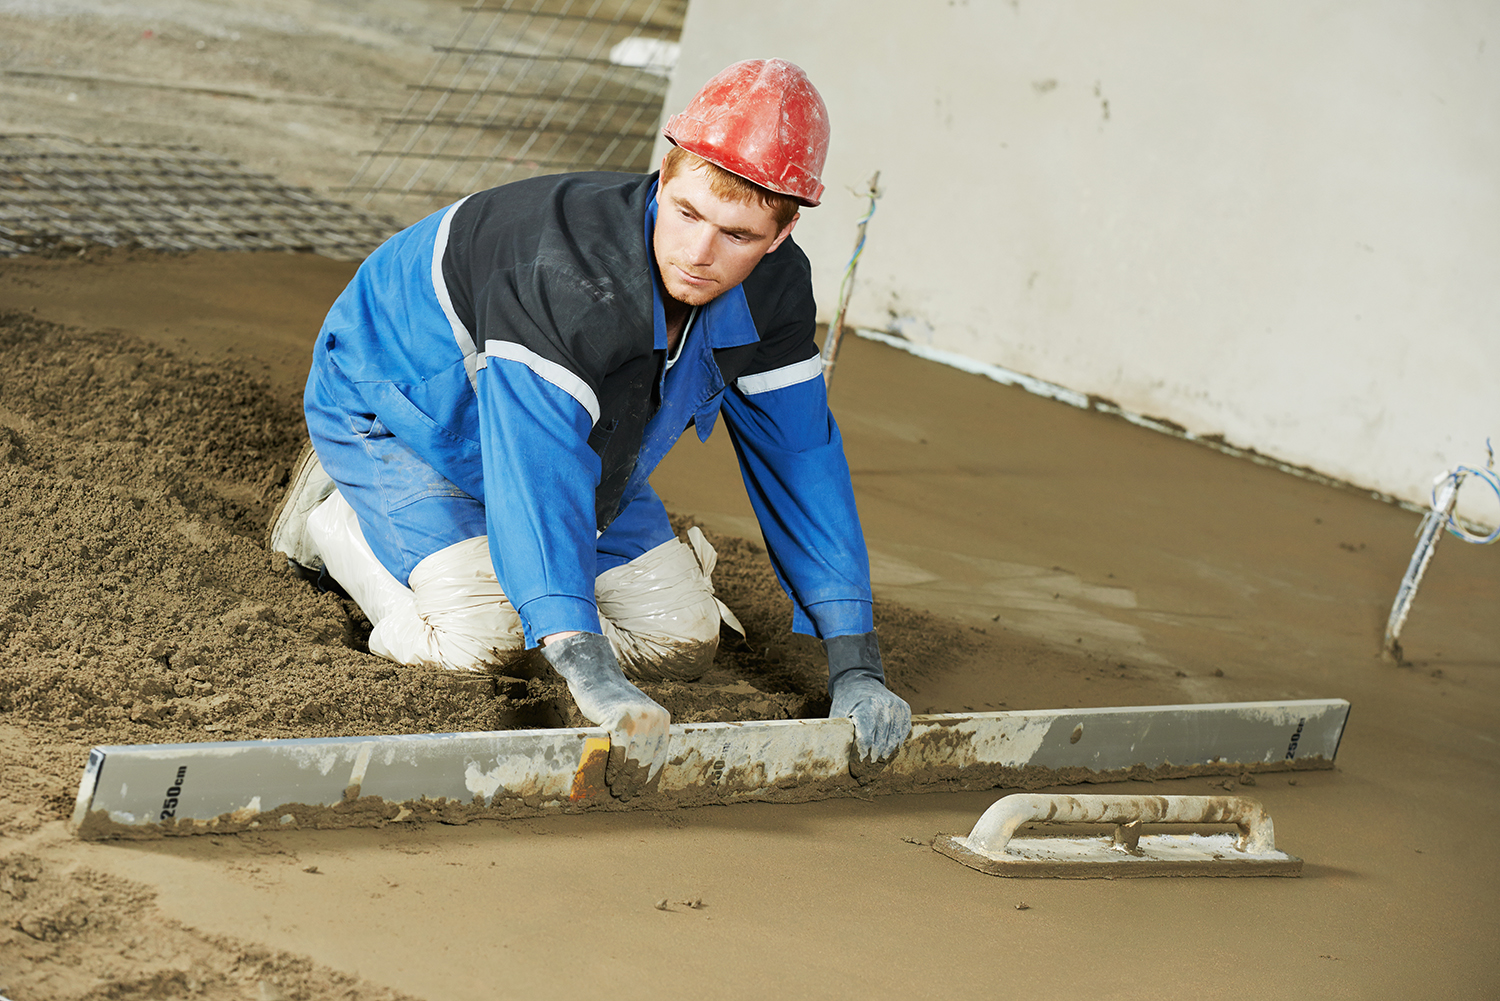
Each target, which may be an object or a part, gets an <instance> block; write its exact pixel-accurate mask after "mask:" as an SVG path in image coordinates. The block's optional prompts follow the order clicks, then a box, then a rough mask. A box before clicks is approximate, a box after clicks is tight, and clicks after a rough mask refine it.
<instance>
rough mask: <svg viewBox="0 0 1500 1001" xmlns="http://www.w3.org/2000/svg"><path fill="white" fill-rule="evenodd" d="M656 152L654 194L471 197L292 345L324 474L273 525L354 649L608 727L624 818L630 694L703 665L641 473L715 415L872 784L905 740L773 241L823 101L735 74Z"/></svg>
mask: <svg viewBox="0 0 1500 1001" xmlns="http://www.w3.org/2000/svg"><path fill="white" fill-rule="evenodd" d="M664 131H665V135H666V136H667V138H668V139H670V140H671V141H672V143H673V146H672V149H671V150H670V151H669V152H668V154H667V156H666V157H665V158H664V159H663V161H662V167H661V170H660V173H659V174H649V175H626V174H606V173H585V174H561V175H555V176H550V177H536V178H531V179H528V180H524V181H518V182H516V183H513V184H508V185H505V186H502V187H499V188H493V189H490V190H488V191H482V192H479V193H477V194H474V195H470V196H469V197H467V198H465V199H463V200H462V201H460V202H458V203H457V204H455V205H452V206H450V207H448V208H446V209H443V210H441V211H439V212H437V213H435V214H433V215H432V216H429V217H428V218H427V219H424V220H423V221H422V222H419V223H417V224H416V225H415V226H412V227H410V228H409V229H406V230H404V231H403V232H401V233H398V234H397V235H396V236H394V237H392V238H391V239H390V240H389V241H387V242H386V243H385V244H384V245H383V246H382V247H380V248H379V249H378V250H377V251H376V252H375V253H374V254H372V255H371V256H370V257H369V258H368V259H367V260H366V261H365V262H364V264H363V265H361V266H360V269H359V271H358V272H357V274H356V275H355V277H354V280H353V281H352V282H351V283H350V285H349V287H348V288H347V289H346V290H345V291H344V293H343V294H342V295H341V296H340V297H339V299H338V301H337V302H336V303H335V304H334V306H333V309H332V310H331V311H330V313H329V315H328V318H327V320H326V321H325V323H324V325H323V329H322V331H321V332H320V333H319V337H318V341H317V344H316V347H315V349H314V359H313V367H312V374H311V375H310V376H309V379H308V385H307V392H306V394H305V398H304V403H305V411H306V415H307V424H308V430H309V432H310V435H311V438H312V444H313V448H314V449H315V450H316V454H315V455H311V454H310V455H308V456H307V457H306V460H305V461H304V462H303V463H301V464H300V465H299V467H298V470H297V472H296V473H295V474H294V477H293V481H292V484H291V486H290V487H289V489H288V494H287V498H286V500H285V501H284V502H283V507H282V509H281V510H280V511H279V512H278V514H277V516H276V518H275V519H274V520H273V524H272V540H271V541H272V546H273V548H275V549H277V550H278V551H281V552H284V553H286V554H287V555H288V556H289V557H290V558H291V559H292V560H294V561H295V562H298V563H302V564H303V565H307V566H314V565H317V564H318V563H321V564H322V565H323V567H324V568H325V569H326V570H327V572H328V574H329V575H330V576H331V577H333V579H334V580H336V581H338V582H339V583H340V584H341V585H342V586H343V588H344V589H345V590H346V591H347V592H348V593H349V594H350V595H351V597H353V598H354V599H355V600H356V601H357V602H358V603H359V605H360V607H361V608H362V609H363V610H364V611H365V613H366V614H367V615H368V616H369V617H370V619H371V622H372V623H374V626H375V628H374V632H373V633H372V634H371V637H370V649H371V651H372V652H374V653H377V654H379V655H381V656H385V657H389V658H390V659H392V660H395V661H398V662H400V663H404V664H429V665H435V666H442V667H448V668H454V669H466V670H476V669H486V668H495V667H499V668H503V667H504V665H505V664H506V663H508V662H509V661H510V660H511V659H513V658H515V657H518V656H520V655H522V654H523V653H524V651H525V650H526V649H527V648H529V647H536V646H540V647H541V653H542V656H543V658H544V659H545V660H546V661H547V662H548V663H549V664H550V665H551V666H552V667H553V668H554V669H555V670H556V671H557V672H558V673H559V674H560V675H561V676H562V677H563V678H564V680H566V682H567V684H568V688H569V691H570V692H571V693H572V695H573V698H574V699H575V701H576V702H577V704H578V708H579V710H580V711H581V712H582V713H583V715H584V716H585V717H587V718H588V719H590V720H591V721H593V722H594V723H596V724H598V725H600V726H603V727H606V728H607V729H609V731H610V736H611V742H612V748H611V755H610V767H609V770H608V781H609V783H610V787H611V789H612V791H613V792H614V793H615V794H616V795H620V796H630V795H633V794H635V793H637V792H639V791H640V790H641V789H642V788H643V787H645V786H646V785H648V784H649V783H650V782H651V781H652V780H654V779H655V777H656V775H657V774H658V772H659V771H660V768H661V766H662V764H663V762H664V761H665V759H666V753H667V746H666V745H667V734H668V724H669V719H668V716H667V712H666V710H665V709H663V708H662V707H661V706H659V705H657V704H656V703H655V702H653V701H652V700H651V699H649V698H648V697H647V696H646V695H645V694H644V693H642V692H641V691H640V690H639V689H638V688H636V687H635V685H633V684H632V683H631V682H630V681H629V680H627V675H628V676H629V677H630V678H634V679H636V680H659V679H665V678H671V679H678V680H691V679H694V678H697V677H699V676H701V675H702V674H703V672H704V671H706V670H707V669H708V666H709V665H710V664H711V663H712V660H713V655H714V652H715V650H716V649H717V644H718V634H719V624H720V621H721V618H722V616H723V615H724V614H725V610H724V609H723V606H722V605H721V604H720V603H719V602H718V601H717V600H716V599H715V598H714V597H713V589H712V585H711V583H710V574H711V572H712V570H713V553H712V549H711V548H710V547H709V546H708V544H707V542H706V541H705V540H703V539H702V536H701V533H700V534H697V535H690V538H689V541H688V542H687V543H684V542H682V541H680V540H678V539H676V538H675V537H674V535H673V533H672V530H671V526H670V524H669V523H668V519H667V515H666V511H665V509H664V508H663V507H662V504H661V501H660V499H659V498H658V497H657V496H656V494H655V492H654V491H653V490H652V489H651V486H650V484H649V483H648V481H647V477H648V476H649V475H650V473H651V472H652V470H654V469H655V468H656V466H657V464H658V463H659V462H660V461H661V459H662V458H663V456H665V455H666V453H667V451H668V449H669V448H671V446H672V444H673V443H674V442H675V441H676V440H677V439H678V438H679V437H680V436H681V435H682V434H683V433H684V432H685V431H686V430H687V429H688V427H690V426H691V427H695V428H696V429H697V433H698V435H699V437H700V438H701V439H707V437H708V435H709V434H710V432H711V431H712V430H713V426H714V424H715V422H716V421H717V420H718V419H719V418H720V417H722V418H723V420H724V424H725V427H726V428H727V430H728V432H729V434H730V436H731V439H732V440H733V442H734V445H735V450H736V452H737V454H738V456H739V459H740V468H741V472H742V473H743V476H744V481H745V486H746V489H747V491H748V493H749V496H750V500H751V503H752V506H753V507H754V509H755V512H756V515H757V517H758V519H759V521H760V525H761V530H762V533H763V534H764V537H765V541H766V544H767V548H768V550H769V551H770V554H771V559H772V562H773V564H774V566H775V568H776V571H777V574H778V576H779V577H780V579H781V581H782V584H783V586H785V587H786V588H787V592H788V594H789V595H790V596H791V598H792V605H793V628H794V629H795V630H796V631H798V632H803V633H810V634H812V635H816V636H819V637H821V638H822V639H823V641H824V644H825V647H826V649H827V652H828V667H829V694H830V696H831V697H832V700H833V709H832V715H834V716H848V717H850V718H852V719H853V721H854V726H855V735H856V752H857V753H858V754H859V755H860V756H861V757H863V758H865V759H885V758H888V757H890V756H891V755H892V754H894V753H895V751H896V749H897V748H898V747H899V746H900V744H901V742H902V741H903V740H904V739H905V738H906V736H907V734H908V733H909V732H910V728H911V711H910V709H909V708H908V706H907V705H906V703H905V702H903V701H902V700H901V699H900V698H898V697H897V696H895V695H894V694H892V693H891V692H890V691H889V690H888V689H887V688H886V686H885V683H884V673H883V670H882V668H881V662H880V653H879V645H878V643H877V642H876V639H875V633H874V621H873V617H872V612H871V608H872V605H871V594H870V580H869V560H868V556H867V554H866V551H865V545H864V539H863V535H862V533H861V531H860V526H859V518H858V514H857V512H856V510H855V506H854V494H853V488H852V486H851V484H850V478H849V469H848V465H847V462H846V461H845V459H844V454H843V444H842V439H841V438H840V436H839V433H838V428H837V426H836V425H835V423H834V421H833V417H832V415H831V414H830V413H829V410H828V401H827V394H826V390H825V387H824V382H823V379H822V371H821V365H820V361H819V357H818V348H817V344H816V343H815V341H814V339H813V332H814V324H815V307H814V302H813V297H812V284H811V269H810V267H809V265H808V262H807V258H806V257H805V256H804V255H803V253H802V251H801V250H800V249H799V248H798V247H797V246H796V244H795V243H793V242H792V240H791V233H792V230H793V228H794V227H795V226H796V223H797V220H798V218H799V216H798V213H799V209H800V207H802V206H815V205H817V203H818V199H819V197H820V195H821V194H822V190H823V185H822V183H821V182H820V180H819V175H820V173H821V171H822V167H823V162H824V159H825V156H826V153H827V146H828V119H827V111H826V109H825V107H824V105H823V101H822V99H821V97H819V95H818V93H817V91H816V90H815V89H814V88H813V86H812V84H811V82H809V81H808V79H807V77H806V75H805V74H803V72H802V71H801V70H800V69H798V68H797V67H796V66H793V65H791V64H790V63H786V62H783V61H781V60H775V59H772V60H751V61H747V62H743V63H737V64H735V65H734V66H731V67H729V68H728V69H726V70H724V71H723V72H722V73H720V74H719V75H718V76H716V77H715V78H714V79H713V80H710V81H709V82H708V84H707V85H705V87H704V88H703V90H702V91H700V92H699V94H698V95H697V96H696V97H695V98H694V99H693V101H692V102H691V103H690V104H689V105H688V107H687V109H686V110H685V111H683V112H682V113H681V114H679V115H675V116H673V118H672V119H671V120H670V121H669V122H668V123H667V127H666V129H665V130H664Z"/></svg>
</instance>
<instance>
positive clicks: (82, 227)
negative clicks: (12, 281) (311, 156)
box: [0, 134, 400, 260]
mask: <svg viewBox="0 0 1500 1001" xmlns="http://www.w3.org/2000/svg"><path fill="white" fill-rule="evenodd" d="M399 228H400V224H399V223H398V222H396V221H395V220H394V219H390V218H387V217H384V216H381V215H377V214H375V213H372V212H369V211H365V210H362V209H358V208H355V207H353V206H350V205H345V204H343V203H341V202H337V201H333V200H332V199H329V198H324V197H320V196H319V195H317V194H314V193H313V192H312V191H309V190H308V189H306V188H296V187H292V186H290V185H287V184H283V183H281V182H280V181H277V180H276V179H274V178H272V177H268V176H267V175H265V174H257V173H254V172H252V171H248V170H245V169H244V168H243V167H241V166H240V165H239V164H237V163H235V162H234V161H232V160H226V159H224V158H222V157H218V156H214V155H212V154H210V153H205V152H203V151H202V150H199V149H196V148H194V147H192V146H154V145H145V144H131V145H126V144H118V143H85V142H80V141H78V140H76V139H70V138H67V137H64V136H52V135H36V134H28V135H0V255H4V256H9V257H14V256H17V255H20V254H28V253H56V252H59V251H68V250H73V249H83V248H84V247H87V246H89V245H96V244H103V245H105V246H109V247H119V246H139V247H145V248H148V249H151V250H177V251H185V250H200V249H204V250H306V251H314V252H316V253H319V254H322V255H324V256H326V257H332V258H337V259H342V260H358V259H360V258H363V257H364V256H366V255H367V254H369V252H370V251H372V250H374V249H375V248H376V247H377V246H379V245H380V243H381V241H383V240H384V239H385V238H386V237H388V236H390V235H391V234H392V233H394V232H395V231H396V230H397V229H399Z"/></svg>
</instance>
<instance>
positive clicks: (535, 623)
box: [477, 358, 599, 646]
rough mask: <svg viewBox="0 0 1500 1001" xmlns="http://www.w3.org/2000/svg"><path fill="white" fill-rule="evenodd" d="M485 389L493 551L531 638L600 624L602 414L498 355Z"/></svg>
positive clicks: (482, 415) (482, 382)
mask: <svg viewBox="0 0 1500 1001" xmlns="http://www.w3.org/2000/svg"><path fill="white" fill-rule="evenodd" d="M477 389H478V394H479V431H480V448H481V452H482V456H483V460H482V461H483V465H484V507H485V521H486V524H487V528H488V534H489V539H490V558H491V560H492V561H493V562H494V564H495V575H496V576H497V577H498V578H499V579H500V586H501V587H502V588H503V589H504V590H505V594H506V597H508V598H510V600H511V604H512V605H514V606H515V609H516V612H517V613H519V614H520V616H521V625H522V628H523V629H524V631H525V633H526V643H527V645H528V646H535V645H536V644H537V643H538V642H539V641H540V640H541V638H542V637H543V636H548V635H550V634H552V633H556V632H564V631H572V630H578V631H581V632H590V633H597V632H599V610H598V607H597V606H596V605H595V604H594V559H595V556H594V539H595V535H596V529H595V520H594V489H595V487H596V486H597V484H598V482H599V456H598V455H597V454H595V452H594V450H593V449H592V448H590V447H589V444H588V436H589V431H590V428H591V427H592V418H591V416H590V415H589V412H588V411H587V410H585V409H584V407H583V405H582V404H580V403H579V402H578V400H577V399H575V398H574V397H573V396H571V395H569V394H568V393H567V392H565V391H564V390H562V389H560V388H558V387H557V386H556V385H554V384H553V383H551V382H548V381H546V380H545V379H543V378H541V377H540V376H538V375H537V374H536V373H535V372H533V371H532V369H530V368H528V367H527V366H526V365H525V364H523V363H521V362H518V361H511V360H508V359H500V358H490V359H489V361H488V364H487V365H486V366H485V367H484V368H483V369H481V370H480V371H479V373H478V386H477Z"/></svg>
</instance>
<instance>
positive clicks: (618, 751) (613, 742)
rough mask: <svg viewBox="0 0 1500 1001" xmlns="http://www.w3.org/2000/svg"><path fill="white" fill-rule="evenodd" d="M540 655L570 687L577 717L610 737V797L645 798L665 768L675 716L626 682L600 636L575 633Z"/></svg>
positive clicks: (606, 776) (607, 775) (607, 778)
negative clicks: (645, 794) (673, 717)
mask: <svg viewBox="0 0 1500 1001" xmlns="http://www.w3.org/2000/svg"><path fill="white" fill-rule="evenodd" d="M541 653H542V658H543V659H544V660H546V661H547V663H548V664H550V665H552V669H553V670H554V671H556V672H557V673H558V674H560V675H562V677H563V680H564V681H566V682H567V683H568V691H569V692H570V693H572V695H573V701H574V702H576V703H577V704H578V711H579V712H581V713H583V715H584V717H585V718H587V719H588V720H589V722H591V723H593V724H595V725H596V726H602V727H604V728H605V729H606V730H608V731H609V764H608V765H606V766H605V769H604V781H605V782H607V783H608V784H609V791H610V792H612V793H613V794H614V795H615V796H617V797H619V798H620V799H630V798H632V797H633V796H638V795H640V794H641V793H643V792H647V791H648V790H649V789H650V788H651V784H652V782H653V781H655V779H656V777H657V775H659V774H660V773H661V767H662V765H664V764H666V762H667V738H668V737H669V736H670V733H671V730H670V726H671V723H672V718H671V716H669V715H668V714H667V711H666V710H665V709H663V708H662V707H661V706H659V705H657V704H656V703H655V702H653V701H651V699H650V697H648V696H647V695H646V693H645V692H643V691H641V690H640V689H639V688H637V687H635V686H634V685H632V684H631V683H630V682H629V681H626V680H625V674H624V672H623V671H621V670H620V662H619V661H618V660H616V659H615V651H614V649H613V648H612V647H611V646H610V645H609V640H607V639H605V638H604V637H603V636H601V635H599V634H598V633H576V634H575V635H572V636H569V637H568V638H566V639H561V640H557V641H556V642H553V643H548V644H547V645H546V646H544V647H542V648H541Z"/></svg>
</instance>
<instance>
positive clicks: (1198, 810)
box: [966, 793, 1276, 853]
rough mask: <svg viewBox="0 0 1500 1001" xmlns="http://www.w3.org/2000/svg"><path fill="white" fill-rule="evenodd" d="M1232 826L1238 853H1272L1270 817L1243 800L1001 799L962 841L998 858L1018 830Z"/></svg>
mask: <svg viewBox="0 0 1500 1001" xmlns="http://www.w3.org/2000/svg"><path fill="white" fill-rule="evenodd" d="M1031 823H1049V824H1136V823H1140V824H1233V825H1234V826H1235V827H1237V828H1239V832H1240V837H1239V842H1238V845H1237V847H1238V848H1239V849H1240V850H1241V851H1248V852H1256V853H1268V852H1272V851H1275V849H1276V834H1275V831H1274V829H1273V827H1272V824H1271V815H1270V814H1269V813H1267V812H1266V808H1265V807H1263V806H1261V805H1260V803H1259V802H1257V801H1256V800H1253V799H1250V798H1249V797H1246V796H1062V795H1053V796H1044V795H1033V794H1029V793H1017V794H1014V795H1011V796H1005V797H1003V798H1001V799H1000V800H998V801H996V802H995V804H994V805H993V806H991V807H990V808H989V809H988V810H986V811H984V815H983V816H981V817H980V818H979V822H978V823H976V824H975V825H974V829H973V830H972V831H970V832H969V836H968V838H967V839H966V840H967V841H968V843H969V844H970V845H971V846H972V847H975V848H980V849H983V850H984V851H987V852H996V853H998V852H1003V851H1004V850H1005V846H1006V845H1007V844H1009V843H1010V839H1011V836H1012V835H1014V834H1015V833H1016V831H1018V830H1019V829H1020V828H1021V825H1022V824H1031Z"/></svg>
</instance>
